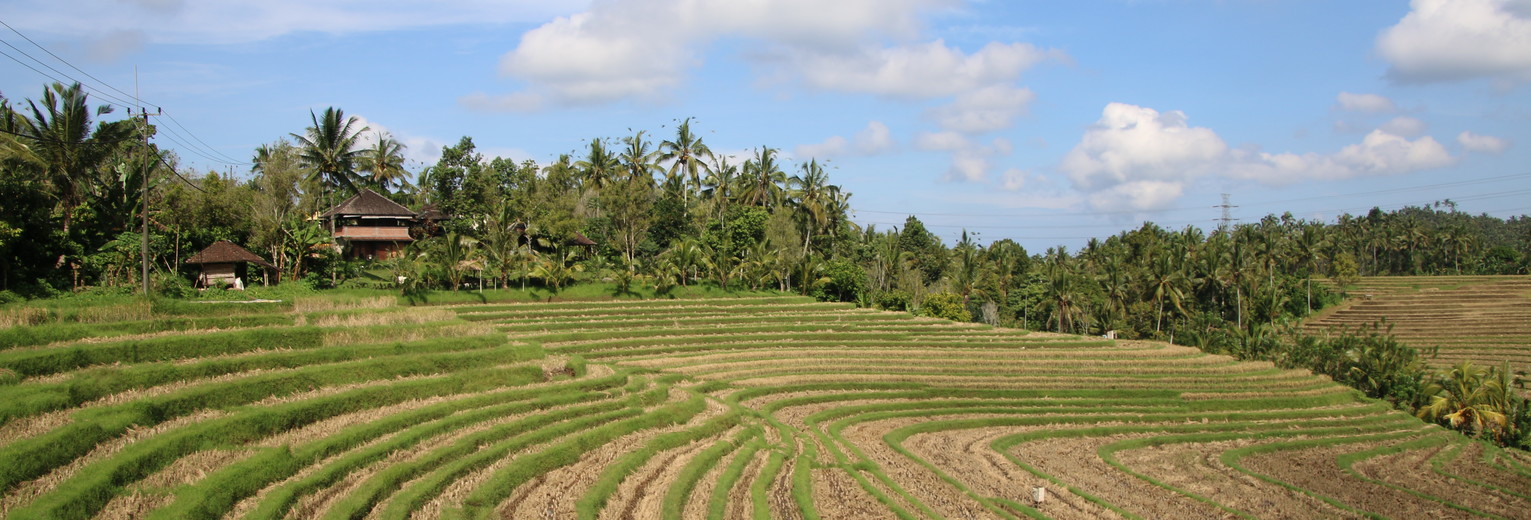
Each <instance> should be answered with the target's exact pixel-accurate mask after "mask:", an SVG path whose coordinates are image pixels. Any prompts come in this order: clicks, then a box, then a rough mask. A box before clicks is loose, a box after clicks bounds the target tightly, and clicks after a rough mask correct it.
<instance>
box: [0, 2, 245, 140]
mask: <svg viewBox="0 0 1531 520" xmlns="http://www.w3.org/2000/svg"><path fill="white" fill-rule="evenodd" d="M0 25H3V26H5V28H7V29H10V31H11V32H13V33H16V35H17V36H20V37H21V38H22V39H24V40H26V41H27V42H28V43H31V44H32V46H34V47H37V48H38V49H40V50H42V51H43V52H44V53H47V55H48V56H51V57H52V58H53V59H55V60H57V61H58V62H60V63H63V64H64V65H67V66H68V67H69V68H71V69H74V70H75V71H78V72H79V73H80V74H83V75H85V77H88V78H90V79H92V80H94V81H95V82H96V83H99V84H101V85H104V86H105V87H106V88H108V89H111V90H112V91H115V92H117V93H118V94H121V95H122V96H124V97H118V96H116V95H113V94H112V93H110V92H107V91H105V90H103V89H101V88H100V87H98V86H96V85H95V84H92V83H89V82H85V81H81V80H80V79H79V78H76V77H74V76H71V75H70V74H68V73H66V72H64V71H61V70H59V69H57V68H55V67H53V66H52V65H49V64H48V63H47V62H44V61H43V60H41V59H38V58H37V57H36V56H33V55H31V54H29V53H27V52H26V51H24V50H22V49H20V48H18V47H16V46H15V45H12V44H11V43H10V42H9V41H5V40H0V44H4V45H5V46H6V47H9V48H11V49H12V50H14V51H15V52H17V53H20V54H21V55H22V56H25V57H26V58H27V59H30V60H32V61H33V62H35V63H37V64H38V65H41V66H43V67H44V68H47V69H48V70H50V71H53V73H54V74H57V75H58V76H54V75H53V74H49V73H47V72H43V71H42V70H39V69H38V68H37V67H34V66H32V65H31V64H29V63H27V62H26V61H23V60H21V59H20V58H17V57H16V56H12V55H11V54H10V53H6V52H4V51H3V50H0V55H4V56H5V57H7V58H10V59H11V61H15V62H16V63H18V64H20V65H22V66H24V67H26V68H28V69H31V70H32V71H33V72H36V73H38V74H39V75H41V76H43V77H46V78H48V79H51V80H53V81H54V82H57V83H64V80H63V79H60V78H59V76H62V77H63V78H67V79H69V80H70V82H73V83H78V84H80V86H81V87H82V88H84V89H87V90H89V91H91V92H93V93H94V94H96V95H97V96H99V97H101V98H105V99H106V100H107V101H111V102H113V103H115V104H118V105H123V106H134V105H137V106H144V105H149V106H156V107H158V106H160V105H157V104H153V103H147V102H145V101H144V100H143V99H142V98H139V97H138V96H135V95H131V94H128V93H127V92H124V91H123V90H122V89H119V88H117V87H115V86H113V85H112V84H110V83H107V82H106V81H104V80H102V79H101V78H97V77H95V76H94V75H92V74H90V73H89V72H86V71H85V70H84V69H81V68H80V67H77V66H75V65H74V64H73V63H70V62H69V60H66V59H64V58H62V57H60V56H59V55H57V54H54V53H53V51H50V50H48V48H47V47H43V46H42V45H41V44H39V43H37V42H36V41H34V40H33V39H32V38H30V37H28V36H27V35H26V34H24V33H22V32H21V31H20V30H17V29H16V28H15V27H12V26H11V25H10V24H8V23H6V22H5V21H4V20H0ZM161 113H162V114H163V113H164V110H163V108H161ZM166 117H167V118H169V119H170V121H171V123H172V124H174V125H175V126H177V127H180V133H178V132H176V131H175V130H174V129H173V128H171V127H170V126H164V127H163V128H164V129H165V130H166V133H167V136H168V134H175V135H176V136H177V137H180V139H179V140H177V139H171V140H172V141H175V142H177V143H178V144H179V145H180V146H181V147H183V148H185V149H187V150H188V151H190V152H192V153H193V154H195V155H198V156H201V157H203V158H206V159H208V160H210V161H213V162H218V163H224V164H229V165H234V166H244V165H249V164H250V163H249V162H247V161H239V160H237V159H234V158H232V157H229V156H228V155H226V154H224V153H222V152H219V151H218V150H217V149H215V148H213V147H212V146H211V145H208V144H207V142H206V141H204V140H202V138H201V137H198V136H197V135H196V133H195V132H192V131H191V129H190V128H187V127H186V125H184V124H181V122H180V121H179V120H177V119H175V117H174V116H170V115H168V114H167V115H166ZM181 133H184V135H181ZM198 144H200V146H198Z"/></svg>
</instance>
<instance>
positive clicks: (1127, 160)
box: [1060, 103, 1228, 190]
mask: <svg viewBox="0 0 1531 520" xmlns="http://www.w3.org/2000/svg"><path fill="white" fill-rule="evenodd" d="M1227 152H1228V146H1227V145H1226V144H1224V143H1223V140H1222V138H1220V137H1218V136H1217V134H1216V133H1215V132H1213V131H1212V130H1210V129H1207V128H1200V127H1191V126H1188V125H1187V124H1186V116H1185V114H1184V113H1183V112H1180V111H1178V110H1177V111H1170V112H1164V113H1162V114H1161V113H1160V112H1159V111H1157V110H1154V109H1152V108H1145V107H1139V106H1134V105H1128V104H1125V103H1111V104H1109V105H1106V108H1105V110H1104V112H1103V113H1102V114H1101V118H1100V120H1099V121H1096V122H1095V125H1093V126H1092V127H1090V129H1089V130H1088V131H1086V132H1085V135H1084V137H1083V138H1082V139H1080V141H1079V144H1078V145H1076V146H1075V147H1074V149H1073V150H1071V151H1069V153H1068V154H1067V155H1065V156H1064V158H1063V163H1062V164H1061V166H1060V168H1061V169H1062V170H1063V171H1064V172H1065V173H1067V174H1068V175H1069V179H1070V180H1072V181H1073V182H1074V184H1075V185H1076V186H1078V187H1080V188H1082V189H1085V190H1095V189H1106V188H1110V187H1113V186H1115V185H1118V184H1123V183H1128V182H1133V181H1140V180H1183V179H1186V178H1189V177H1191V176H1196V175H1200V174H1202V173H1205V172H1206V171H1207V170H1209V169H1210V168H1212V167H1213V166H1215V165H1216V164H1217V163H1218V162H1219V161H1221V160H1222V158H1223V157H1224V156H1225V155H1226V154H1227Z"/></svg>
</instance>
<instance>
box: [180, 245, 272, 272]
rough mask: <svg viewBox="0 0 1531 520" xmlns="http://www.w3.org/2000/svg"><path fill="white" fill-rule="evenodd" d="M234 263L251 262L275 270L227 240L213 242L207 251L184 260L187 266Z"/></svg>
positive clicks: (268, 263)
mask: <svg viewBox="0 0 1531 520" xmlns="http://www.w3.org/2000/svg"><path fill="white" fill-rule="evenodd" d="M235 262H251V263H255V264H260V265H261V266H263V267H266V268H268V269H276V266H274V265H271V263H270V262H267V261H265V260H262V259H261V257H258V256H255V253H251V252H250V251H248V250H246V249H245V248H243V247H239V245H237V244H235V243H233V242H229V241H227V240H219V241H217V242H213V245H210V246H207V249H203V250H202V251H199V252H197V254H194V255H191V258H187V259H186V263H188V264H232V263H235Z"/></svg>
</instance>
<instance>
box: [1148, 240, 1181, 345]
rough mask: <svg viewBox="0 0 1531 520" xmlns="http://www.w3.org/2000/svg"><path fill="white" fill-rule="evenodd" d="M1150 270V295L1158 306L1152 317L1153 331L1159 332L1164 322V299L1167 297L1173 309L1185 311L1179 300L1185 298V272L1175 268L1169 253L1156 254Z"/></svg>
mask: <svg viewBox="0 0 1531 520" xmlns="http://www.w3.org/2000/svg"><path fill="white" fill-rule="evenodd" d="M1151 265H1152V271H1151V272H1150V273H1149V276H1150V278H1149V291H1150V297H1151V298H1152V299H1153V300H1154V303H1155V305H1157V306H1158V308H1159V312H1158V315H1157V317H1155V319H1154V332H1159V331H1160V330H1162V329H1161V327H1162V324H1163V322H1164V300H1165V299H1166V298H1167V299H1169V300H1170V303H1173V304H1174V305H1175V309H1176V310H1179V311H1180V312H1185V308H1184V307H1182V306H1181V303H1180V302H1181V300H1182V299H1184V298H1185V290H1184V289H1182V287H1183V286H1184V285H1185V274H1184V273H1182V272H1181V271H1180V269H1178V268H1176V266H1175V265H1174V263H1173V262H1172V261H1171V258H1170V257H1169V255H1164V254H1160V255H1156V256H1155V258H1154V261H1153V262H1152V264H1151Z"/></svg>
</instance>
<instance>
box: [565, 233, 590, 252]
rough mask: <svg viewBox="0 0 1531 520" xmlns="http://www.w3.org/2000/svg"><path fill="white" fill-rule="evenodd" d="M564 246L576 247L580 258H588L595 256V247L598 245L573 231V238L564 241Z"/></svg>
mask: <svg viewBox="0 0 1531 520" xmlns="http://www.w3.org/2000/svg"><path fill="white" fill-rule="evenodd" d="M564 245H568V246H574V247H578V248H579V249H580V256H582V257H584V258H590V256H591V255H593V254H595V246H597V245H599V244H596V243H595V241H594V240H591V239H590V237H587V236H585V234H584V233H580V232H578V231H575V232H574V236H573V237H570V238H569V240H566V241H564Z"/></svg>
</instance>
